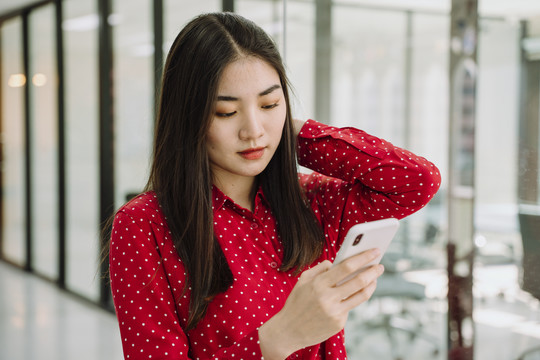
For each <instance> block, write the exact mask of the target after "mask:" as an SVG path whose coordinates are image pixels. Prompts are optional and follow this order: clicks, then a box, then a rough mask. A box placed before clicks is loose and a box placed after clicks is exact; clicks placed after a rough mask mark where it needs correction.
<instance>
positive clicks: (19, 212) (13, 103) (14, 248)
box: [0, 18, 26, 266]
mask: <svg viewBox="0 0 540 360" xmlns="http://www.w3.org/2000/svg"><path fill="white" fill-rule="evenodd" d="M0 34H1V36H2V39H1V42H0V43H1V50H2V51H1V52H0V56H1V57H2V61H1V66H2V68H1V71H2V76H1V79H2V84H1V86H2V99H1V103H2V104H3V106H2V107H1V111H2V114H1V120H2V152H3V154H2V169H1V174H2V180H1V185H2V216H3V219H2V230H3V233H2V240H3V249H2V252H3V254H4V256H5V257H6V258H7V259H9V260H11V261H13V262H15V263H17V264H19V265H21V266H24V265H25V262H26V260H25V251H26V246H25V234H26V232H25V229H26V221H25V215H24V211H25V205H24V203H25V195H24V182H25V177H24V162H25V157H24V154H25V148H24V88H23V86H24V85H25V83H26V76H25V75H24V74H23V62H22V25H21V20H20V19H19V18H16V19H14V20H9V21H6V22H4V23H3V24H2V31H1V33H0Z"/></svg>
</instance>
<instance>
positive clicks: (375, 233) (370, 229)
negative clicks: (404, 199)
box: [332, 218, 399, 286]
mask: <svg viewBox="0 0 540 360" xmlns="http://www.w3.org/2000/svg"><path fill="white" fill-rule="evenodd" d="M398 227H399V222H398V220H397V219H394V218H388V219H382V220H375V221H370V222H367V223H362V224H357V225H354V226H353V227H351V228H350V229H349V231H348V233H347V236H345V240H343V244H342V245H341V248H340V249H339V251H338V253H337V255H336V258H335V260H334V263H333V265H332V266H335V265H337V264H339V263H341V262H342V261H344V260H345V259H347V258H349V257H351V256H353V255H357V254H359V253H361V252H363V251H366V250H369V249H373V248H379V249H380V251H381V254H380V255H379V256H378V257H377V258H375V259H373V260H372V261H370V262H369V263H368V264H366V266H364V267H363V268H360V269H358V270H357V271H355V272H354V273H352V274H351V275H349V276H347V277H346V278H345V279H343V280H341V281H340V282H339V283H338V284H337V285H338V286H339V285H341V284H343V283H344V282H347V281H348V280H350V279H351V278H353V277H354V276H356V275H357V274H359V273H360V272H362V271H363V270H365V269H366V268H368V267H370V266H372V265H376V264H378V263H379V262H380V261H381V258H382V257H383V255H384V252H385V251H386V249H387V248H388V246H389V245H390V242H391V241H392V239H393V238H394V235H395V234H396V232H397V229H398Z"/></svg>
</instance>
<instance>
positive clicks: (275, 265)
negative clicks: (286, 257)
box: [270, 261, 277, 269]
mask: <svg viewBox="0 0 540 360" xmlns="http://www.w3.org/2000/svg"><path fill="white" fill-rule="evenodd" d="M270 267H271V268H272V269H275V268H277V262H275V261H272V262H271V263H270Z"/></svg>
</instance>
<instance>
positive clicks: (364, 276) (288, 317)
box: [259, 249, 384, 360]
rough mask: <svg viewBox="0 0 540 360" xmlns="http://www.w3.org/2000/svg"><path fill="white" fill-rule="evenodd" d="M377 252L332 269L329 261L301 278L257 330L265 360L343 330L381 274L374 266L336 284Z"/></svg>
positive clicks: (370, 251) (376, 252)
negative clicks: (349, 316) (285, 299)
mask: <svg viewBox="0 0 540 360" xmlns="http://www.w3.org/2000/svg"><path fill="white" fill-rule="evenodd" d="M378 254H379V250H378V249H372V250H368V251H365V252H363V253H361V254H358V255H356V256H353V257H351V258H349V259H347V260H345V261H343V262H342V263H340V264H338V265H336V266H335V267H332V263H331V262H330V261H328V260H325V261H323V262H321V263H320V264H318V265H316V266H314V267H313V268H311V269H309V270H306V271H304V272H303V273H302V275H300V278H299V280H298V283H297V284H296V285H295V287H294V288H293V289H292V291H291V293H290V295H289V297H288V298H287V301H286V302H285V305H284V306H283V308H282V309H281V311H279V312H278V313H277V314H276V315H274V316H273V317H272V318H271V319H269V320H268V321H267V322H266V323H264V324H263V325H262V326H261V327H260V328H259V341H260V346H261V351H262V353H263V356H264V358H265V359H268V360H274V359H285V358H286V357H287V356H289V355H290V354H292V353H294V352H295V351H297V350H299V349H302V348H305V347H307V346H311V345H315V344H319V343H321V342H323V341H325V340H326V339H328V338H330V337H331V336H333V335H335V334H337V333H338V332H339V331H341V329H343V328H344V326H345V322H346V321H347V316H348V314H349V311H350V310H352V309H353V308H355V307H356V306H358V305H360V304H362V303H363V302H365V301H367V300H368V299H369V298H370V297H371V295H372V294H373V291H375V287H376V284H377V278H378V277H379V276H380V275H381V274H382V273H383V271H384V268H383V266H382V265H374V266H371V267H370V268H368V269H367V270H365V271H363V272H361V273H360V274H358V275H356V276H355V277H353V278H352V279H351V280H349V281H347V282H345V283H343V284H340V285H339V286H338V285H337V284H338V283H339V282H340V281H341V280H343V279H344V278H346V277H347V276H348V275H349V274H351V273H353V272H354V271H356V270H357V269H359V268H362V267H363V266H364V265H365V264H367V263H368V262H370V261H371V260H373V259H374V258H376V257H377V256H378Z"/></svg>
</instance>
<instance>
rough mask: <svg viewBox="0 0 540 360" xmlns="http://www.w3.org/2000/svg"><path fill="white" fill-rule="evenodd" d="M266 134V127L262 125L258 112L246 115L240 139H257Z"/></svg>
mask: <svg viewBox="0 0 540 360" xmlns="http://www.w3.org/2000/svg"><path fill="white" fill-rule="evenodd" d="M263 134H264V127H263V125H262V123H261V118H260V115H258V114H257V113H256V111H252V112H249V113H247V114H246V116H245V118H244V121H243V122H242V127H241V128H240V134H239V135H240V139H242V140H250V139H257V138H259V137H261V136H262V135H263Z"/></svg>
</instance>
